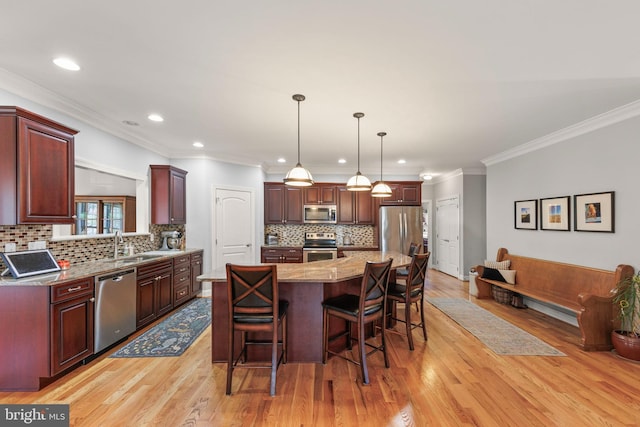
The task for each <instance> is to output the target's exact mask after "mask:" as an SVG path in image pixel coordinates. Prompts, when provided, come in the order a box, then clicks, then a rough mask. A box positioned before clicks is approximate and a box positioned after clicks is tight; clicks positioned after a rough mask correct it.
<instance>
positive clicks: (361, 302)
mask: <svg viewBox="0 0 640 427" xmlns="http://www.w3.org/2000/svg"><path fill="white" fill-rule="evenodd" d="M392 261H393V259H389V260H388V261H384V262H379V263H373V262H367V264H366V266H365V269H364V275H363V277H362V282H361V285H360V293H359V295H349V294H345V295H340V296H337V297H334V298H329V299H327V300H325V301H323V302H322V308H323V310H322V318H323V328H322V363H323V364H326V363H327V356H328V354H329V353H331V354H334V355H336V356H338V357H341V358H343V359H345V360H347V361H349V362H351V363H354V364H356V365H359V366H360V369H361V371H362V382H363V383H364V384H369V371H368V369H367V356H369V355H370V354H372V353H375V352H376V351H382V353H383V354H384V366H385V367H386V368H388V367H389V358H388V356H387V348H386V341H385V334H384V328H383V329H382V334H381V335H382V344H381V345H379V346H376V345H373V344H370V343H367V342H366V341H365V326H366V325H367V324H369V323H372V322H375V321H377V320H379V319H384V318H385V316H386V310H387V308H386V306H387V304H386V302H387V287H388V285H389V273H390V271H391V262H392ZM330 316H334V317H338V318H340V319H344V320H346V321H347V330H346V331H345V332H343V333H341V334H338V335H336V336H334V337H329V318H330ZM352 323H355V324H356V329H357V334H358V337H357V338H353V337H352V336H351V324H352ZM345 335H346V336H347V346H348V348H349V349H351V346H352V341H357V342H358V348H359V354H360V357H359V360H354V359H351V358H348V357H345V356H342V355H341V354H339V353H336V352H333V351H331V350H329V342H330V341H334V340H336V339H338V338H340V337H342V336H345ZM367 346H368V347H370V348H372V350H371V351H370V352H369V353H367V352H366V349H367Z"/></svg>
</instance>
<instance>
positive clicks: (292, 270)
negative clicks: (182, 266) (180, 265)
mask: <svg viewBox="0 0 640 427" xmlns="http://www.w3.org/2000/svg"><path fill="white" fill-rule="evenodd" d="M344 255H345V256H344V257H343V258H338V259H331V260H324V261H314V262H306V263H290V264H286V263H285V264H276V265H277V266H278V282H341V281H344V280H349V279H353V278H357V277H361V276H362V273H363V272H364V267H365V264H366V262H367V261H373V262H381V261H385V260H387V259H389V258H390V257H391V258H393V264H392V268H399V267H406V266H408V265H409V264H411V257H409V256H407V255H403V254H401V253H399V252H380V251H345V253H344ZM226 278H227V271H226V268H225V266H222V267H219V268H216V269H215V270H213V271H208V272H205V273H204V274H202V275H200V276H198V280H199V281H204V282H209V281H216V282H220V281H225V280H227V279H226Z"/></svg>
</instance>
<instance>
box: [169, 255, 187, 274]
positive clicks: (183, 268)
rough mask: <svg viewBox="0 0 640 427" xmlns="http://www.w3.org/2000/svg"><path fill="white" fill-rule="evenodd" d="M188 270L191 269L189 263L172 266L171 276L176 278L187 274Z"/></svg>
mask: <svg viewBox="0 0 640 427" xmlns="http://www.w3.org/2000/svg"><path fill="white" fill-rule="evenodd" d="M187 259H188V258H187ZM190 269H191V263H186V264H178V265H174V266H173V275H174V276H177V275H178V274H184V273H188V272H189V270H190Z"/></svg>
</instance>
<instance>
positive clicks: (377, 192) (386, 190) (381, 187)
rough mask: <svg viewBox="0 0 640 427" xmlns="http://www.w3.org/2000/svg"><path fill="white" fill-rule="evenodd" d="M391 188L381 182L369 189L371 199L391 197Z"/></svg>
mask: <svg viewBox="0 0 640 427" xmlns="http://www.w3.org/2000/svg"><path fill="white" fill-rule="evenodd" d="M391 194H392V192H391V187H389V186H388V185H387V184H385V183H384V182H382V181H379V182H377V183H376V185H374V186H373V188H372V189H371V197H391Z"/></svg>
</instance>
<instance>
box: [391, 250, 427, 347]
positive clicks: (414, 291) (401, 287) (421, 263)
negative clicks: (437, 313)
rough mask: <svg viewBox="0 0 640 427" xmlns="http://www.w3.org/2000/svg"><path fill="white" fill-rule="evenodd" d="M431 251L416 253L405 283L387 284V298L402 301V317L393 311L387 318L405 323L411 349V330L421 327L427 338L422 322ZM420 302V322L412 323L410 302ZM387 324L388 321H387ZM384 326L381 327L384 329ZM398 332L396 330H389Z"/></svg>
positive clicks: (425, 328) (424, 325)
mask: <svg viewBox="0 0 640 427" xmlns="http://www.w3.org/2000/svg"><path fill="white" fill-rule="evenodd" d="M430 255H431V252H427V253H425V254H416V255H414V256H413V259H412V260H411V264H410V265H409V275H408V276H407V278H406V280H405V283H397V282H396V283H392V284H390V285H389V291H388V293H387V299H388V300H389V301H393V302H394V303H398V302H399V303H404V319H400V318H398V317H394V316H393V315H392V313H393V312H389V313H388V314H387V316H388V317H389V319H392V320H395V321H397V322H402V323H404V324H405V325H406V334H407V340H408V341H409V349H410V350H411V351H413V335H412V334H411V331H412V330H413V329H415V328H422V335H423V336H424V340H425V341H426V340H427V326H426V324H425V322H424V282H425V280H426V275H427V264H428V263H429V256H430ZM413 303H416V304H418V303H420V309H419V310H418V311H419V312H420V323H412V321H411V304H413ZM387 324H388V323H387ZM384 329H386V328H382V330H384ZM390 331H392V332H396V333H399V332H397V331H393V330H390Z"/></svg>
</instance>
